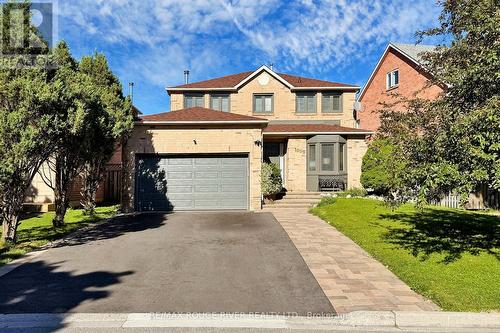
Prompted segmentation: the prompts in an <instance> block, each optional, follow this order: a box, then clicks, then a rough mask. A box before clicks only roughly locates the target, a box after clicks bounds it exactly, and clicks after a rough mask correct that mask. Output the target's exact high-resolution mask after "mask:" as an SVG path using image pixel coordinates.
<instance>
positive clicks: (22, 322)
mask: <svg viewBox="0 0 500 333" xmlns="http://www.w3.org/2000/svg"><path fill="white" fill-rule="evenodd" d="M55 327H65V328H68V327H95V328H99V327H108V328H113V327H114V328H118V327H121V328H253V329H259V328H260V329H289V330H306V329H307V330H314V329H315V330H333V331H334V330H340V329H347V328H358V329H360V328H363V327H365V328H373V329H377V328H378V329H382V328H383V329H388V330H395V331H398V330H404V329H405V328H409V329H412V328H413V329H425V328H426V329H452V330H460V329H474V330H479V329H491V330H493V329H500V313H468V312H464V313H460V312H401V311H356V312H351V313H348V314H345V315H340V316H331V317H327V316H324V317H322V316H319V317H315V316H313V315H311V316H309V317H307V316H306V317H300V316H292V317H289V316H280V315H264V314H238V313H235V314H210V313H192V314H173V313H130V314H124V313H81V314H78V313H75V314H3V315H0V328H4V329H7V328H55Z"/></svg>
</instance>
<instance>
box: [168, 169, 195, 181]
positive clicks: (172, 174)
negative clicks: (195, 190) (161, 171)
mask: <svg viewBox="0 0 500 333" xmlns="http://www.w3.org/2000/svg"><path fill="white" fill-rule="evenodd" d="M192 178H193V173H192V172H180V171H169V172H167V181H168V179H192Z"/></svg>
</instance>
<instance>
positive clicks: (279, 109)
mask: <svg viewBox="0 0 500 333" xmlns="http://www.w3.org/2000/svg"><path fill="white" fill-rule="evenodd" d="M260 75H266V76H267V77H268V79H269V80H268V83H267V84H266V85H262V84H261V83H259V81H263V80H259V76H260ZM260 75H259V76H257V77H255V78H254V79H252V80H250V81H249V82H248V83H246V84H245V85H244V86H243V87H241V88H240V89H239V90H238V92H232V93H231V94H230V108H231V113H236V114H242V115H247V116H256V117H260V118H265V119H269V120H337V121H339V122H340V125H341V126H346V127H354V117H353V103H354V101H355V95H356V94H355V93H354V92H344V93H343V94H342V109H343V112H342V113H322V112H321V101H322V93H321V91H318V92H317V94H316V113H315V114H300V113H296V112H295V111H296V110H295V109H296V107H295V96H296V93H295V92H294V91H291V90H290V88H288V87H287V86H286V85H284V84H283V83H281V82H280V81H278V80H277V79H275V78H274V77H272V76H271V75H269V74H267V73H262V74H260ZM269 93H272V94H274V112H273V113H272V114H254V113H253V95H254V94H269ZM339 93H340V92H339ZM204 102H205V107H206V108H209V107H210V94H209V93H205V94H204ZM183 108H184V95H183V93H179V92H172V93H171V94H170V109H171V110H172V111H175V110H180V109H183Z"/></svg>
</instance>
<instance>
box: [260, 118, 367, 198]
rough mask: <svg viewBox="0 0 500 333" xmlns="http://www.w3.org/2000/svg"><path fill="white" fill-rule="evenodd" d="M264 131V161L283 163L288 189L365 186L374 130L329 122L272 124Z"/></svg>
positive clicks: (332, 189)
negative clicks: (362, 180) (369, 140)
mask: <svg viewBox="0 0 500 333" xmlns="http://www.w3.org/2000/svg"><path fill="white" fill-rule="evenodd" d="M263 134H264V142H263V159H264V162H268V163H275V164H277V165H279V167H280V170H281V177H282V179H283V186H284V189H285V191H286V192H326V191H343V190H346V189H348V188H355V187H360V186H361V183H360V176H361V164H362V158H363V155H364V153H365V152H366V141H365V140H366V137H367V135H369V134H371V132H368V131H364V130H359V129H354V128H347V127H341V126H338V125H329V124H328V125H326V124H279V125H274V124H270V125H269V126H268V127H267V128H265V129H264V133H263Z"/></svg>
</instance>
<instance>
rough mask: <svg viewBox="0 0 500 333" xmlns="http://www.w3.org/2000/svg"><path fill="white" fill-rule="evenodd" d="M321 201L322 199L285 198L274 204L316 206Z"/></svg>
mask: <svg viewBox="0 0 500 333" xmlns="http://www.w3.org/2000/svg"><path fill="white" fill-rule="evenodd" d="M319 201H320V198H302V197H300V198H294V199H291V198H286V197H285V198H283V199H281V200H276V201H274V202H273V204H274V203H275V204H278V203H294V204H315V203H317V202H319Z"/></svg>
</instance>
